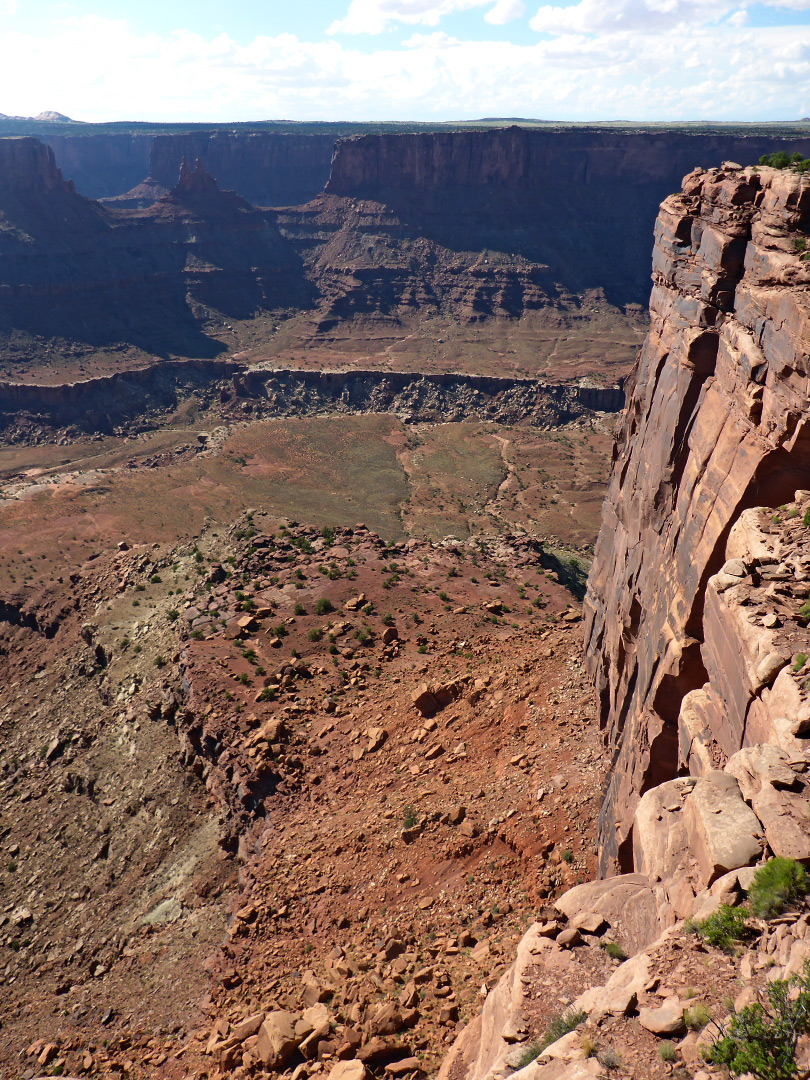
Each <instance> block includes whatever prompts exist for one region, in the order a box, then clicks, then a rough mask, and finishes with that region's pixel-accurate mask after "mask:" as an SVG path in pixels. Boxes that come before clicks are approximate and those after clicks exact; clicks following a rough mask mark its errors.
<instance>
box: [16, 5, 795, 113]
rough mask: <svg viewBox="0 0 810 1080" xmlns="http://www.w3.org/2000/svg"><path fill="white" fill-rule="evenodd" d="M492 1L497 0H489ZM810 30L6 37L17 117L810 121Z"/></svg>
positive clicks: (65, 32) (118, 23)
mask: <svg viewBox="0 0 810 1080" xmlns="http://www.w3.org/2000/svg"><path fill="white" fill-rule="evenodd" d="M488 4H489V6H490V7H491V4H492V0H488ZM809 85H810V26H794V27H791V29H790V32H789V34H786V32H785V28H784V27H780V28H761V27H760V28H757V29H751V28H747V27H737V26H733V25H730V24H729V23H728V22H724V23H722V24H721V25H719V26H709V27H704V26H701V25H699V24H697V25H695V26H694V27H693V28H692V30H691V31H690V33H689V34H681V33H671V34H667V33H663V34H649V33H646V32H642V31H639V30H634V31H630V30H622V31H618V32H614V33H609V34H601V35H599V36H595V37H592V36H589V35H587V34H583V33H582V32H566V33H561V34H558V35H556V36H554V37H552V38H550V39H542V40H538V41H537V42H536V43H534V44H531V45H515V44H510V43H508V42H498V41H478V42H471V41H458V40H456V39H454V38H452V37H448V36H447V35H445V34H442V33H441V32H436V33H428V34H419V33H415V34H414V35H413V36H412V37H411V38H410V39H409V41H408V48H401V47H386V48H380V49H376V50H374V51H371V52H369V51H365V52H364V51H361V50H359V49H356V48H351V47H347V46H346V45H345V44H344V43H342V42H339V41H337V40H335V39H330V40H327V41H302V40H300V39H299V38H297V37H295V36H294V35H292V34H280V35H277V36H275V37H256V38H255V39H253V40H252V41H251V42H249V43H247V44H244V45H242V44H238V43H236V42H234V41H233V40H232V39H231V38H230V37H228V36H227V35H219V36H217V37H212V38H206V37H203V36H201V35H199V34H195V33H190V32H187V31H178V32H176V33H172V34H166V35H158V34H137V33H135V32H133V31H132V30H131V28H130V27H129V26H128V25H127V23H126V22H124V21H123V20H114V19H102V18H84V19H81V20H74V21H73V22H70V23H66V24H64V25H62V26H60V27H59V28H58V33H57V32H56V31H54V32H52V33H51V34H48V33H38V34H36V35H33V34H31V35H27V34H23V33H19V32H5V33H4V35H3V64H2V66H0V102H2V106H0V108H2V111H3V112H7V113H11V114H20V115H28V116H31V115H36V114H37V113H38V112H40V111H41V110H42V109H57V110H58V111H59V112H64V113H66V114H67V115H68V116H73V117H76V118H77V119H81V120H124V119H141V120H175V121H192V120H194V121H209V122H213V121H232V120H259V119H271V118H273V117H285V118H290V119H299V120H306V119H324V120H347V119H349V120H365V119H371V120H387V119H401V120H417V119H426V120H430V119H460V118H464V117H474V116H537V117H544V118H548V119H570V120H596V119H611V118H615V119H619V118H621V119H639V120H643V119H673V118H691V119H700V118H710V119H718V120H719V119H746V118H748V119H764V118H773V119H791V118H798V117H799V116H805V115H807V114H808V111H809V109H808V103H807V87H808V86H809Z"/></svg>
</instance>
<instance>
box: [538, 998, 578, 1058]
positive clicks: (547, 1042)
mask: <svg viewBox="0 0 810 1080" xmlns="http://www.w3.org/2000/svg"><path fill="white" fill-rule="evenodd" d="M587 1018H588V1014H587V1013H585V1012H582V1011H581V1010H580V1009H566V1011H565V1012H564V1013H560V1014H559V1016H555V1017H554V1019H553V1020H552V1021H551V1023H550V1024H549V1025H548V1027H547V1028H546V1033H545V1035H544V1036H543V1039H542V1041H541V1043H540V1051H539V1052H540V1053H542V1052H543V1050H545V1048H546V1047H547V1046H551V1044H552V1043H555V1042H556V1041H557V1039H561V1038H562V1037H563V1035H567V1034H568V1032H569V1031H573V1030H574V1028H578V1027H579V1025H580V1024H581V1023H583V1022H584V1021H585V1020H587Z"/></svg>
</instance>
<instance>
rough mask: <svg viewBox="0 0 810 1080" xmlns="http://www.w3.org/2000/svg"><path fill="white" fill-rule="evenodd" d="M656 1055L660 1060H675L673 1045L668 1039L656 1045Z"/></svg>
mask: <svg viewBox="0 0 810 1080" xmlns="http://www.w3.org/2000/svg"><path fill="white" fill-rule="evenodd" d="M658 1056H659V1057H660V1058H661V1060H662V1061H674V1060H675V1047H674V1045H673V1044H672V1043H671V1042H670V1041H669V1039H665V1040H664V1042H662V1043H661V1045H660V1046H659V1047H658Z"/></svg>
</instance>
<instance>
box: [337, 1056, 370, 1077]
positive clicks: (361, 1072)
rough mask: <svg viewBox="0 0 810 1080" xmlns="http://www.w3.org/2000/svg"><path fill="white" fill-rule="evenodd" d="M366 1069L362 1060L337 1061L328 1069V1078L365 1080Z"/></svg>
mask: <svg viewBox="0 0 810 1080" xmlns="http://www.w3.org/2000/svg"><path fill="white" fill-rule="evenodd" d="M367 1076H368V1070H367V1069H366V1067H365V1065H364V1064H363V1062H362V1061H358V1060H357V1059H356V1058H355V1060H354V1061H338V1063H337V1064H336V1065H333V1066H332V1068H331V1069H330V1070H329V1080H366V1077H367Z"/></svg>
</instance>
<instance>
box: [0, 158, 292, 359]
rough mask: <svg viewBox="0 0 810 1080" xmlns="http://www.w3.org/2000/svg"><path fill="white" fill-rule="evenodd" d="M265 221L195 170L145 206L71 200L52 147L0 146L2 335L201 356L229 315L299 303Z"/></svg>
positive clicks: (14, 342) (282, 247)
mask: <svg viewBox="0 0 810 1080" xmlns="http://www.w3.org/2000/svg"><path fill="white" fill-rule="evenodd" d="M307 297H308V294H307V291H306V284H305V282H304V279H303V275H302V273H301V271H300V268H299V265H298V262H297V260H296V257H295V256H294V254H293V253H292V252H291V251H290V249H289V246H288V245H287V244H286V243H285V242H284V240H283V239H282V238H281V236H280V235H279V233H278V230H277V229H276V228H275V225H274V223H273V221H272V220H271V219H270V218H268V217H267V216H266V215H265V214H263V213H262V212H261V211H259V210H256V209H255V208H254V207H252V206H250V205H249V204H248V203H247V202H245V201H244V199H241V198H240V197H239V196H237V195H235V194H234V193H233V192H225V191H220V190H219V188H218V187H217V185H216V182H215V181H214V180H213V178H212V177H211V176H210V175H209V174H207V173H206V172H205V171H204V170H202V169H201V168H199V167H198V168H197V169H196V170H190V169H188V168H184V169H183V172H182V174H181V177H180V180H179V182H178V183H177V184H176V185H175V186H174V188H173V189H172V191H171V192H169V193H168V194H167V195H165V196H164V197H163V198H161V199H159V200H158V201H157V202H156V203H155V204H154V205H153V206H152V207H150V208H149V209H147V210H141V211H130V210H113V209H110V208H108V207H104V206H102V205H101V204H100V203H97V202H93V201H92V200H90V199H85V198H83V197H82V196H80V195H78V194H77V193H76V191H75V189H74V187H73V184H72V183H71V182H68V181H65V180H63V178H62V175H61V173H60V171H59V170H58V169H57V168H56V165H55V161H54V155H53V151H52V150H51V149H50V148H49V147H46V146H45V145H43V144H42V143H41V142H39V141H38V140H37V139H33V138H29V139H26V138H23V139H0V338H2V339H4V342H5V347H6V348H7V349H11V350H12V351H17V352H18V353H19V355H20V356H22V355H24V354H25V350H26V348H27V346H26V341H30V340H31V339H41V338H53V339H60V340H62V341H65V340H68V341H73V342H76V343H79V344H83V345H85V346H95V347H101V346H105V345H110V344H114V343H120V342H127V343H131V344H135V345H137V346H139V347H141V348H143V349H145V350H148V351H150V352H154V353H158V354H160V355H171V354H173V353H182V354H186V355H189V354H190V355H197V356H203V357H204V356H211V355H214V354H216V353H217V352H220V351H222V349H223V346H222V345H221V344H219V342H217V341H214V340H212V339H211V337H210V336H207V331H209V330H210V329H211V328H212V327H214V328H216V327H218V326H221V325H222V324H223V322H224V320H226V319H227V318H246V317H248V316H250V315H252V314H254V313H255V312H256V311H258V310H267V309H274V308H279V307H281V306H284V305H290V304H298V305H300V304H304V303H306V302H307Z"/></svg>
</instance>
